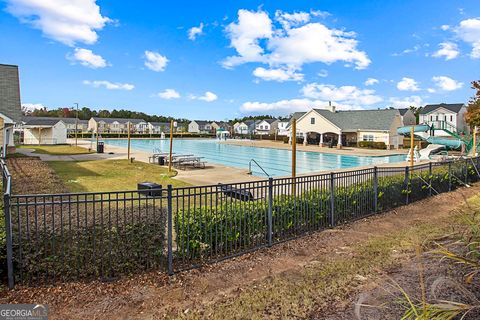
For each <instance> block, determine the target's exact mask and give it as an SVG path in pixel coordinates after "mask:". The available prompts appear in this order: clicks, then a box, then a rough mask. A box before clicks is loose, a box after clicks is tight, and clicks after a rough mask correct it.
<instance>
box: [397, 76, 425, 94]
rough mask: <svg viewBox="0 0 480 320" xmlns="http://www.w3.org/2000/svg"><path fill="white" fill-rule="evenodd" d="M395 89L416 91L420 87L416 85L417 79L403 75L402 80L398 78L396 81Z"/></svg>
mask: <svg viewBox="0 0 480 320" xmlns="http://www.w3.org/2000/svg"><path fill="white" fill-rule="evenodd" d="M397 89H398V90H400V91H418V90H420V88H419V87H418V83H417V81H415V79H412V78H406V77H403V78H402V80H400V81H399V82H398V83H397Z"/></svg>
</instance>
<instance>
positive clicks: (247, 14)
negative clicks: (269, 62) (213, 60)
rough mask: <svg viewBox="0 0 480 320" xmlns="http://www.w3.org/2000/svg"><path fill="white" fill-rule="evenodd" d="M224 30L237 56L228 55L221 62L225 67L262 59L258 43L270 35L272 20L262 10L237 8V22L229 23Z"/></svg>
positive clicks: (261, 49)
mask: <svg viewBox="0 0 480 320" xmlns="http://www.w3.org/2000/svg"><path fill="white" fill-rule="evenodd" d="M225 31H226V32H227V35H228V38H229V39H230V45H231V46H232V47H233V48H235V50H236V51H237V53H238V56H233V57H228V58H227V59H225V61H224V62H223V66H224V67H227V68H231V67H234V66H235V65H238V64H242V63H245V62H255V61H256V62H258V61H262V60H264V58H263V57H262V55H263V52H264V51H263V48H262V47H261V46H260V45H259V40H260V39H268V38H270V37H271V36H272V34H273V31H272V21H271V20H270V18H269V17H268V14H267V13H266V12H263V11H258V12H254V11H248V10H244V9H240V10H238V22H237V23H233V22H232V23H230V24H229V25H228V26H227V27H226V29H225Z"/></svg>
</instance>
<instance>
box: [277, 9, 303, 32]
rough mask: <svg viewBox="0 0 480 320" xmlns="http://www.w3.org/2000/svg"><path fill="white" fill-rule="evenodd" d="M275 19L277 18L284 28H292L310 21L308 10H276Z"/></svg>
mask: <svg viewBox="0 0 480 320" xmlns="http://www.w3.org/2000/svg"><path fill="white" fill-rule="evenodd" d="M275 20H277V21H278V22H279V23H280V24H281V25H282V27H283V28H284V29H290V28H291V27H292V26H298V25H301V24H304V23H307V22H309V21H310V14H309V13H308V12H294V13H286V12H282V11H281V10H277V11H276V12H275Z"/></svg>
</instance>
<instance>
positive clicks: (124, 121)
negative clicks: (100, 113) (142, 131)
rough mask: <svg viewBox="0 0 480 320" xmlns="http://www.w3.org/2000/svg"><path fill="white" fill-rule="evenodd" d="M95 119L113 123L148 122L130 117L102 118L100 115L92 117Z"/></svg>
mask: <svg viewBox="0 0 480 320" xmlns="http://www.w3.org/2000/svg"><path fill="white" fill-rule="evenodd" d="M92 118H93V119H94V120H95V121H97V122H99V121H103V122H105V123H113V122H115V121H116V122H118V123H123V124H125V123H127V122H130V123H131V124H138V123H140V122H146V121H145V120H143V119H130V118H100V117H92Z"/></svg>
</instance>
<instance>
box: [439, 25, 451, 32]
mask: <svg viewBox="0 0 480 320" xmlns="http://www.w3.org/2000/svg"><path fill="white" fill-rule="evenodd" d="M440 29H442V30H443V31H447V30H448V29H450V26H449V25H448V24H443V25H441V26H440Z"/></svg>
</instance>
